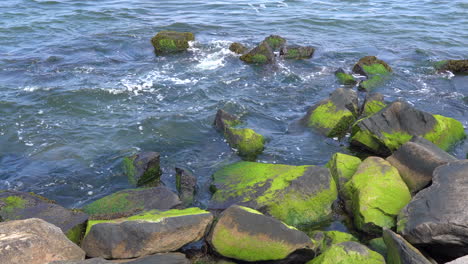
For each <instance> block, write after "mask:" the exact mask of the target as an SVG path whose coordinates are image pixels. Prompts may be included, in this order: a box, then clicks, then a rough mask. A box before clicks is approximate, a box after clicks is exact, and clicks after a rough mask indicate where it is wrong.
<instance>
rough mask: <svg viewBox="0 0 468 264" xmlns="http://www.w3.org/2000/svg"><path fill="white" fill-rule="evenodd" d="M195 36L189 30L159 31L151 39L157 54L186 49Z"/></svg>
mask: <svg viewBox="0 0 468 264" xmlns="http://www.w3.org/2000/svg"><path fill="white" fill-rule="evenodd" d="M194 40H195V36H194V35H193V33H190V32H176V31H167V30H165V31H161V32H159V33H158V34H156V36H154V37H153V38H152V39H151V43H152V44H153V47H154V50H155V52H156V53H157V54H162V53H173V52H181V51H186V50H187V49H188V48H189V41H194Z"/></svg>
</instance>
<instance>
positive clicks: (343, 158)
mask: <svg viewBox="0 0 468 264" xmlns="http://www.w3.org/2000/svg"><path fill="white" fill-rule="evenodd" d="M359 164H361V159H359V158H358V157H354V156H351V155H346V154H343V153H335V154H333V156H332V158H331V160H330V161H329V162H328V163H327V165H326V167H327V168H329V169H330V173H331V175H332V176H333V179H334V180H335V182H336V184H337V187H338V191H339V193H340V196H341V194H342V192H343V189H344V185H345V184H346V183H347V182H348V181H349V180H350V179H351V177H352V176H353V175H354V173H355V172H356V170H357V168H358V167H359Z"/></svg>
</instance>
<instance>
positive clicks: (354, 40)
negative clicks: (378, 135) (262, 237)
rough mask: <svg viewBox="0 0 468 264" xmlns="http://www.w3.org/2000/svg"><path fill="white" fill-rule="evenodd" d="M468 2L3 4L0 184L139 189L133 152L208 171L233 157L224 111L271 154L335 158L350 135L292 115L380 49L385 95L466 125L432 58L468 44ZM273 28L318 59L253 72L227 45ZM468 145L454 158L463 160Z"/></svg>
mask: <svg viewBox="0 0 468 264" xmlns="http://www.w3.org/2000/svg"><path fill="white" fill-rule="evenodd" d="M467 25H468V4H467V2H466V1H460V0H456V1H428V0H423V1H420V0H418V1H415V0H408V1H378V0H373V1H371V0H369V1H365V0H362V1H360V0H347V1H344V0H341V1H299V0H284V1H260V0H252V1H196V0H193V1H187V0H181V1H173V0H170V1H167V0H166V1H150V0H134V1H116V0H101V1H84V0H60V1H45V0H3V1H1V3H0V189H6V188H8V189H16V190H22V191H34V192H37V193H39V194H42V195H45V196H46V197H48V198H51V199H56V200H57V201H58V202H59V203H60V204H62V205H65V206H73V207H80V206H82V205H83V204H84V203H87V202H89V201H91V200H94V199H97V198H100V197H102V196H104V195H106V194H109V193H111V192H114V191H117V190H120V189H123V188H129V187H130V186H129V185H128V183H127V180H126V177H125V176H123V174H122V171H121V166H120V162H121V160H122V158H123V157H125V156H127V155H129V154H133V153H136V152H137V151H138V150H152V151H159V152H160V153H161V158H162V166H163V171H164V175H163V178H164V182H165V183H166V184H167V186H169V187H170V188H173V187H174V171H173V168H174V166H183V167H186V168H189V169H191V170H192V171H193V172H194V174H195V175H196V176H197V177H198V178H199V187H200V191H199V193H198V196H199V197H198V198H199V200H200V201H201V203H202V205H203V204H204V203H206V201H207V200H208V199H209V192H208V191H207V190H208V189H207V188H208V186H209V182H210V175H211V174H212V173H213V172H214V171H215V170H216V169H217V168H219V167H221V166H222V165H225V164H229V163H231V162H234V161H236V160H238V157H237V156H236V155H235V154H233V153H232V151H231V149H230V148H229V147H228V146H227V144H226V143H225V142H224V141H223V138H222V136H221V135H220V134H218V133H217V132H216V131H215V130H214V129H213V128H212V121H213V118H214V114H215V112H216V110H217V109H218V108H224V109H226V110H228V111H230V112H232V113H236V114H238V115H241V116H242V119H243V120H245V121H246V123H247V125H248V126H249V127H251V128H254V129H255V130H257V131H258V132H259V133H261V134H263V135H265V136H266V137H267V138H268V140H269V141H268V143H267V145H266V150H265V152H264V154H263V155H262V156H260V158H259V159H260V160H261V161H265V162H277V163H286V164H316V165H323V164H325V163H326V162H327V161H328V159H329V157H330V156H331V154H332V153H334V152H337V151H342V152H347V151H348V150H347V148H346V147H347V146H346V144H345V142H341V143H340V142H338V141H335V140H333V139H325V138H324V137H323V136H321V135H319V134H317V133H315V132H314V131H311V130H310V129H304V128H301V127H300V126H298V125H297V120H298V119H299V118H301V117H302V116H303V115H304V114H305V112H306V110H307V108H308V107H309V106H311V105H312V104H314V103H315V102H318V101H320V100H321V99H323V98H324V97H326V96H327V95H328V94H329V93H330V92H331V91H333V90H334V89H335V88H337V87H339V84H337V83H336V80H335V78H334V76H333V72H334V71H335V70H336V69H337V68H338V67H344V68H347V69H349V68H351V67H352V65H353V63H354V62H356V61H357V60H358V59H359V58H360V57H362V56H365V55H377V56H378V57H379V58H381V59H383V60H385V61H387V62H388V63H389V64H390V65H391V66H392V67H393V69H394V71H395V73H394V75H393V77H392V79H391V80H390V81H389V82H387V83H386V84H385V85H384V86H382V87H380V88H379V89H378V90H377V91H378V92H381V93H384V94H385V95H386V99H387V100H394V99H398V98H402V99H405V100H408V101H410V102H411V103H413V104H414V105H415V106H416V107H418V108H420V109H422V110H426V111H429V112H432V113H437V114H442V115H446V116H449V117H453V118H456V119H458V120H460V121H461V122H463V124H464V125H465V127H467V126H468V105H467V103H464V101H463V100H462V98H463V97H464V96H468V76H455V77H454V76H451V75H447V74H445V75H441V74H436V73H435V72H434V70H433V68H432V67H431V62H433V61H436V60H440V59H446V58H451V59H461V58H465V59H466V56H467V54H468V48H467V47H468V27H467ZM165 29H170V30H180V31H192V32H194V33H195V34H196V42H195V43H193V45H192V47H191V48H190V50H189V51H188V52H187V53H183V54H177V55H171V56H166V57H158V56H156V55H155V54H154V53H153V48H152V46H151V43H150V41H149V40H150V38H151V37H152V36H153V35H154V34H156V33H157V32H158V31H160V30H165ZM270 34H279V35H282V36H284V37H286V38H287V39H288V41H289V43H293V44H301V45H312V46H314V47H316V48H317V50H316V53H315V55H314V57H313V58H312V59H310V60H303V61H280V62H279V63H278V65H276V66H266V67H258V66H251V65H246V64H244V63H242V62H241V61H240V60H239V59H238V57H237V56H236V55H235V54H233V53H231V52H230V51H229V50H228V47H229V44H230V43H231V42H233V41H241V42H244V43H246V44H248V45H250V46H253V45H254V44H255V43H258V42H259V41H261V40H262V39H263V38H264V37H266V36H268V35H270ZM467 151H468V143H467V142H464V143H462V144H460V145H459V146H457V147H456V148H455V149H454V150H453V151H452V152H453V154H454V155H456V156H458V157H460V158H461V157H464V156H465V153H466V152H467Z"/></svg>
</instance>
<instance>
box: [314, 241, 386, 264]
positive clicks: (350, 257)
mask: <svg viewBox="0 0 468 264" xmlns="http://www.w3.org/2000/svg"><path fill="white" fill-rule="evenodd" d="M341 263H343V264H385V259H384V258H383V257H382V255H380V254H379V253H377V252H374V251H372V250H370V249H369V248H367V247H366V246H364V245H361V244H359V243H357V242H353V241H347V242H343V243H340V244H336V245H332V246H331V247H330V248H329V249H328V250H326V251H325V252H324V253H322V254H320V255H319V256H318V257H316V258H314V259H313V260H311V261H309V262H307V264H341Z"/></svg>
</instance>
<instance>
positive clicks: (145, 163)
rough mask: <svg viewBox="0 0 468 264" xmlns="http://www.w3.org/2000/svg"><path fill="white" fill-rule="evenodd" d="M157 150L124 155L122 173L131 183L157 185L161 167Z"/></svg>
mask: <svg viewBox="0 0 468 264" xmlns="http://www.w3.org/2000/svg"><path fill="white" fill-rule="evenodd" d="M159 159H160V155H159V153H158V152H153V151H145V152H140V153H138V154H135V155H132V156H129V157H125V158H124V159H123V161H122V165H123V170H124V173H125V174H126V175H127V177H128V181H129V182H130V184H132V185H136V186H138V187H140V186H157V185H158V184H159V183H160V177H161V169H160V165H159Z"/></svg>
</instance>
